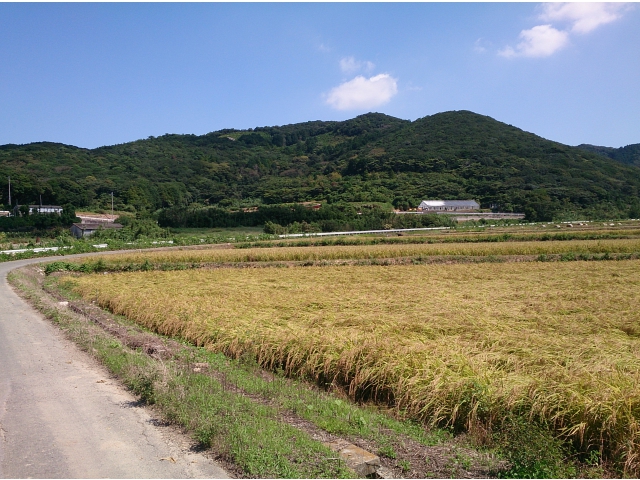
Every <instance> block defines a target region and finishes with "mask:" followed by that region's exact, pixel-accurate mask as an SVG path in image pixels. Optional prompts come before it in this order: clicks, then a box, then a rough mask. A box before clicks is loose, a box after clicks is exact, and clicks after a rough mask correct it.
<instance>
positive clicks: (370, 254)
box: [104, 239, 640, 265]
mask: <svg viewBox="0 0 640 480" xmlns="http://www.w3.org/2000/svg"><path fill="white" fill-rule="evenodd" d="M607 252H608V253H637V252H640V239H623V240H619V239H617V240H569V241H547V242H540V241H530V242H504V243H453V244H405V245H348V246H338V245H334V246H328V247H321V246H317V247H316V246H313V247H288V248H248V249H211V250H204V249H199V250H167V251H160V252H140V253H127V254H115V255H110V256H109V257H105V258H104V261H105V263H106V264H109V265H125V264H128V263H142V262H144V261H145V260H147V261H149V262H151V263H198V264H199V263H216V262H278V261H307V260H308V261H317V260H343V259H356V260H360V259H374V258H397V257H415V256H421V255H423V256H430V255H460V256H490V255H542V254H547V255H548V254H563V253H576V254H582V253H585V254H587V253H591V254H598V253H607Z"/></svg>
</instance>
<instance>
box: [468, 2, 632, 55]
mask: <svg viewBox="0 0 640 480" xmlns="http://www.w3.org/2000/svg"><path fill="white" fill-rule="evenodd" d="M631 8H633V7H631V6H630V5H629V4H625V3H595V2H593V3H543V4H542V5H541V6H540V9H541V10H542V13H540V15H538V18H539V19H540V20H543V21H545V22H554V23H556V22H560V23H564V24H565V26H564V29H563V30H559V29H557V28H555V27H554V26H552V25H551V24H550V23H549V24H546V25H538V26H535V27H533V28H531V29H529V30H522V31H521V32H520V39H521V41H520V43H518V45H516V47H515V48H513V47H511V46H507V47H505V48H503V49H502V50H500V51H498V55H501V56H503V57H507V58H513V57H548V56H550V55H553V54H554V53H555V52H557V51H558V50H560V49H561V48H563V47H564V46H566V45H567V44H568V43H569V36H570V34H586V33H589V32H591V31H593V30H595V29H596V28H598V27H599V26H601V25H605V24H607V23H611V22H613V21H615V20H617V19H619V18H620V17H622V15H623V14H624V12H625V11H626V10H629V9H631ZM476 44H477V42H476ZM476 51H480V50H478V48H477V46H476Z"/></svg>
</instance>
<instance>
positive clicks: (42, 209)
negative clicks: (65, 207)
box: [29, 205, 62, 215]
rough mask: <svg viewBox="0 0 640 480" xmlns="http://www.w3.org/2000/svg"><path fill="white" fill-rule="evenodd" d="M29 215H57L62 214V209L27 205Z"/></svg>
mask: <svg viewBox="0 0 640 480" xmlns="http://www.w3.org/2000/svg"><path fill="white" fill-rule="evenodd" d="M29 213H30V214H32V213H57V214H58V215H61V214H62V207H60V206H59V205H29Z"/></svg>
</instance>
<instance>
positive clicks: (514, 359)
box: [65, 242, 640, 473]
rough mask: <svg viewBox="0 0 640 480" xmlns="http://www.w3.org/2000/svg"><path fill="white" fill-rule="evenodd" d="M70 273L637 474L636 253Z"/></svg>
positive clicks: (443, 412) (102, 299)
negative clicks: (611, 257)
mask: <svg viewBox="0 0 640 480" xmlns="http://www.w3.org/2000/svg"><path fill="white" fill-rule="evenodd" d="M606 244H607V245H610V243H609V242H606ZM563 245H564V243H563ZM575 245H580V243H577V244H575V243H574V248H575ZM589 245H591V246H592V247H593V246H597V245H600V244H599V243H597V242H595V243H590V244H589ZM617 245H628V246H629V248H635V246H634V245H635V244H626V243H621V244H617ZM496 246H497V247H500V248H503V245H496ZM538 246H539V245H537V244H536V245H531V246H530V247H529V246H528V245H527V248H531V249H535V248H537V247H538ZM422 247H423V248H424V247H426V249H427V250H428V251H432V250H431V248H433V246H431V245H429V246H422ZM466 247H471V249H468V250H467V249H466ZM482 247H485V248H486V247H487V246H482ZM490 247H494V245H491V246H490ZM504 247H511V245H505V246H504ZM558 247H559V246H558ZM585 247H586V245H585ZM403 248H404V247H403ZM291 250H293V249H286V252H290V251H291ZM385 250H386V249H382V250H376V251H380V252H384V251H385ZM309 251H310V249H302V250H300V251H299V254H300V255H302V254H303V252H309ZM332 251H333V252H341V251H342V249H338V250H332ZM403 251H405V250H403ZM406 251H410V252H416V251H414V250H412V249H409V250H406ZM437 251H439V252H440V251H441V250H437ZM462 251H464V252H470V251H476V250H474V246H473V245H469V246H465V250H462ZM509 251H510V250H509ZM533 251H534V252H536V253H537V252H538V251H537V250H533ZM286 252H285V251H284V250H283V251H282V253H286ZM456 252H459V250H456ZM521 252H522V251H521V250H520V253H521ZM210 253H213V252H179V253H177V254H172V256H170V257H167V258H171V259H175V257H174V256H173V255H194V254H195V255H209V254H210ZM221 253H225V254H227V253H228V254H231V255H234V254H236V255H257V256H259V255H270V254H276V255H278V254H280V252H278V251H275V252H274V251H273V250H269V251H268V252H267V251H265V252H259V253H251V252H235V251H233V250H231V251H228V252H221ZM310 253H311V254H312V255H320V252H314V251H311V252H310ZM163 254H164V255H166V253H163ZM297 254H298V253H295V254H294V255H297ZM336 254H337V255H340V253H333V255H336ZM413 254H415V253H413ZM460 254H462V253H460ZM464 254H468V253H464ZM207 258H211V257H207ZM216 258H220V257H216ZM225 258H227V259H228V258H229V257H225ZM231 258H243V257H231ZM278 258H280V257H278ZM163 261H164V260H163ZM65 281H66V282H69V284H70V286H71V287H72V288H73V289H74V290H75V291H76V292H78V293H80V294H81V295H82V296H83V297H84V298H86V299H95V300H97V302H98V303H99V304H100V305H101V306H103V307H106V308H109V309H110V310H112V311H113V312H115V313H118V314H124V315H126V316H127V317H129V318H131V319H134V320H135V321H136V322H139V323H140V324H143V325H145V326H147V327H149V328H151V329H153V330H156V331H158V332H160V333H163V334H167V335H177V336H180V337H183V338H186V339H189V340H191V341H193V342H195V343H196V344H198V345H203V346H207V347H209V348H211V349H214V350H218V351H223V352H226V353H227V354H230V355H240V354H242V353H243V352H250V353H254V354H255V355H256V356H257V357H258V359H259V361H260V362H261V363H262V364H263V365H266V366H271V367H275V366H282V367H284V368H285V369H286V370H287V371H288V372H289V373H291V374H296V375H307V376H311V377H313V378H316V379H324V380H328V381H330V382H331V381H333V382H335V383H336V384H341V385H344V386H346V388H347V389H348V390H349V392H350V393H351V394H352V395H354V396H358V395H363V394H368V395H370V396H373V397H376V396H377V397H378V399H380V400H381V401H386V400H389V399H392V400H393V401H394V402H395V404H396V406H397V408H399V409H402V410H406V411H407V412H408V413H409V414H410V415H411V416H413V417H415V418H419V419H421V420H423V421H425V422H427V423H429V422H431V423H438V424H443V423H449V424H454V425H456V426H458V427H462V428H464V427H465V426H467V427H468V426H472V425H474V424H476V422H480V423H483V424H489V423H492V422H493V423H496V422H498V421H500V419H501V418H502V417H503V415H504V414H505V413H506V412H515V413H517V414H523V415H528V416H530V417H531V418H532V419H538V420H546V421H548V422H549V424H550V425H551V427H552V428H554V429H555V430H556V431H557V432H558V433H560V434H562V435H564V436H565V437H567V438H570V439H573V440H575V441H576V442H578V443H579V444H580V445H581V446H582V448H583V449H587V448H602V449H603V452H604V454H605V456H606V457H607V458H609V459H614V461H621V462H622V463H625V465H626V467H627V472H632V473H633V472H635V473H638V472H639V471H640V468H639V464H640V458H639V455H640V425H639V423H638V422H639V420H640V309H639V308H638V307H639V305H638V303H639V302H638V301H639V299H640V294H639V292H640V261H637V260H624V261H615V262H566V263H565V262H562V263H553V264H551V263H499V264H491V263H488V264H486V263H485V264H453V265H437V264H431V265H411V266H408V265H407V266H394V267H381V266H326V267H306V268H302V267H293V268H287V269H277V268H273V269H252V270H242V269H216V270H190V271H174V272H161V271H152V272H136V273H118V274H109V275H86V276H80V277H70V278H68V279H66V280H65ZM620 459H621V460H620Z"/></svg>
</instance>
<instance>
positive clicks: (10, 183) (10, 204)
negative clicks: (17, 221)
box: [9, 177, 11, 206]
mask: <svg viewBox="0 0 640 480" xmlns="http://www.w3.org/2000/svg"><path fill="white" fill-rule="evenodd" d="M9 206H11V177H9Z"/></svg>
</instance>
